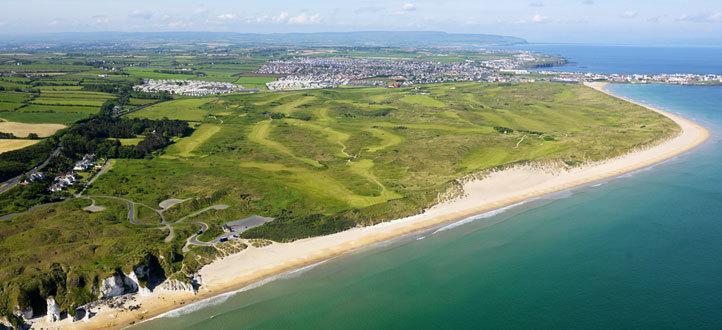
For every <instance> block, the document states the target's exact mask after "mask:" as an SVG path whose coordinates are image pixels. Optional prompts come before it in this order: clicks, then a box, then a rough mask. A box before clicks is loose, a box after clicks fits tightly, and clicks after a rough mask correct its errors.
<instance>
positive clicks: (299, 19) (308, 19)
mask: <svg viewBox="0 0 722 330" xmlns="http://www.w3.org/2000/svg"><path fill="white" fill-rule="evenodd" d="M320 21H321V16H320V15H319V14H313V15H307V14H306V13H301V14H299V15H296V16H293V17H290V18H289V19H288V24H294V25H308V24H317V23H319V22H320Z"/></svg>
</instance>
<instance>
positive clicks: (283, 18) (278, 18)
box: [271, 11, 289, 23]
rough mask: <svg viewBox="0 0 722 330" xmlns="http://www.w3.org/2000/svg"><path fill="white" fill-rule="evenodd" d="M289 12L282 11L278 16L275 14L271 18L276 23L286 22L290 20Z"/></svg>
mask: <svg viewBox="0 0 722 330" xmlns="http://www.w3.org/2000/svg"><path fill="white" fill-rule="evenodd" d="M288 16H289V15H288V12H285V11H284V12H281V13H280V14H278V16H274V17H272V18H271V20H272V21H274V22H276V23H286V22H287V21H288Z"/></svg>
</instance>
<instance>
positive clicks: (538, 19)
mask: <svg viewBox="0 0 722 330" xmlns="http://www.w3.org/2000/svg"><path fill="white" fill-rule="evenodd" d="M531 21H532V22H534V23H546V22H549V17H546V16H542V15H539V14H536V15H534V16H532V17H531Z"/></svg>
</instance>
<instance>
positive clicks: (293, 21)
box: [245, 11, 321, 25]
mask: <svg viewBox="0 0 722 330" xmlns="http://www.w3.org/2000/svg"><path fill="white" fill-rule="evenodd" d="M245 21H246V23H249V24H253V23H256V24H269V23H272V24H289V25H310V24H317V23H320V22H321V15H319V14H308V13H306V12H302V13H300V14H298V15H295V16H291V14H289V13H288V12H287V11H282V12H281V13H279V14H278V15H276V16H268V15H263V16H259V17H248V18H246V19H245Z"/></svg>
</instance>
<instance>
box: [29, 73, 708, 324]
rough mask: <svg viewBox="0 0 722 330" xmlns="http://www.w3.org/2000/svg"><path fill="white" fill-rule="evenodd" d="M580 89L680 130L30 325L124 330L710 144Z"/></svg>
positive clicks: (500, 179)
mask: <svg viewBox="0 0 722 330" xmlns="http://www.w3.org/2000/svg"><path fill="white" fill-rule="evenodd" d="M585 85H586V86H588V87H590V88H593V89H595V90H597V91H600V92H603V93H605V94H608V95H610V96H612V97H616V98H619V99H622V100H625V101H627V102H630V103H634V104H637V105H640V106H643V107H645V108H647V109H650V110H652V111H655V112H657V113H660V114H662V115H664V116H666V117H668V118H669V119H671V120H673V121H674V122H675V123H676V124H677V125H679V127H680V133H679V134H678V135H676V136H674V137H672V138H670V139H667V140H665V141H663V142H661V143H660V144H657V145H654V146H652V147H649V148H646V149H643V150H638V151H632V152H630V153H628V154H625V155H622V156H620V157H617V158H612V159H608V160H605V161H602V162H598V163H593V164H588V165H582V166H580V167H575V168H572V169H555V168H551V167H545V166H538V165H537V166H534V165H533V164H527V165H520V166H515V167H511V168H508V169H504V170H500V171H496V172H491V173H489V175H487V176H485V177H484V178H483V179H481V180H473V181H469V182H466V183H464V185H463V186H464V195H463V196H461V197H459V198H457V199H454V200H451V201H446V202H442V203H440V204H437V205H435V206H433V207H431V208H429V209H427V210H426V212H424V213H422V214H418V215H414V216H410V217H406V218H402V219H397V220H392V221H388V222H383V223H380V224H376V225H373V226H368V227H356V228H352V229H349V230H346V231H343V232H339V233H335V234H331V235H326V236H319V237H311V238H306V239H302V240H298V241H294V242H291V243H273V244H271V245H269V246H266V247H262V248H254V247H252V246H249V247H248V248H247V249H245V250H243V251H241V252H239V253H236V254H232V255H229V256H226V257H224V258H221V259H217V260H215V261H213V262H212V263H210V264H208V265H206V266H204V267H203V268H202V269H201V270H200V271H199V274H200V275H201V277H202V279H203V285H202V286H201V288H200V290H199V291H198V293H197V294H192V293H190V292H185V291H181V292H173V291H161V290H158V291H156V292H153V293H150V294H145V295H140V294H136V295H134V300H135V301H134V302H133V304H136V305H139V306H140V308H139V309H136V310H134V311H128V310H124V311H121V310H117V309H111V308H109V307H107V306H103V307H100V308H99V309H96V310H95V312H97V315H95V316H94V317H93V318H91V319H89V320H88V321H87V322H69V321H68V320H67V319H66V320H63V321H61V322H57V323H46V322H38V323H36V324H34V325H33V326H34V327H35V326H39V327H43V328H60V327H62V328H78V329H82V328H99V327H102V328H121V327H126V326H130V325H132V324H133V323H138V322H143V321H145V320H149V319H153V318H157V317H161V316H163V315H167V314H168V313H173V312H174V311H178V310H180V309H183V308H184V307H186V306H188V305H190V304H193V303H198V302H202V301H207V300H209V299H213V298H216V297H217V298H219V299H222V298H223V297H224V296H225V295H231V294H233V293H234V292H238V291H243V290H245V289H251V288H254V287H256V286H258V285H262V284H264V283H266V282H268V281H270V280H273V279H276V278H278V277H282V276H284V275H285V274H288V273H292V272H295V271H297V270H299V269H302V268H305V267H311V266H313V265H315V264H318V263H321V262H324V261H326V260H329V259H332V258H335V257H337V256H340V255H344V254H347V253H350V252H353V251H357V250H359V249H361V248H366V247H370V246H373V245H374V244H378V243H381V242H385V241H389V240H391V239H395V238H399V237H402V236H405V235H409V234H413V233H417V232H420V231H423V230H429V229H432V228H435V227H438V226H441V225H445V224H446V225H448V224H450V223H453V222H456V221H460V220H464V219H467V218H470V217H474V216H478V215H481V214H483V213H486V212H490V211H494V210H498V209H501V208H505V207H510V206H512V205H515V204H519V203H523V202H525V201H528V200H530V199H533V198H537V197H540V196H545V195H548V194H550V193H554V192H559V191H563V190H568V189H571V188H575V187H579V186H582V185H586V184H590V183H594V182H597V181H600V180H604V179H609V178H613V177H616V176H618V175H621V174H624V173H629V172H633V171H636V170H640V169H643V168H647V167H649V166H652V165H655V164H658V163H661V162H663V161H665V160H668V159H671V158H674V157H675V156H678V155H680V154H682V153H685V152H687V151H689V150H691V149H693V148H695V147H697V146H699V145H701V144H702V143H703V142H705V141H706V140H707V139H708V138H709V132H708V131H707V130H706V129H705V128H704V127H702V126H700V125H698V124H696V123H694V122H692V121H691V120H688V119H686V118H684V117H682V116H679V115H676V114H672V113H669V112H666V111H662V110H659V109H656V108H653V107H651V106H648V105H644V104H641V103H638V102H635V101H632V100H628V99H626V98H623V97H619V96H616V95H613V94H611V93H610V92H608V91H607V90H606V89H605V87H606V85H607V83H585Z"/></svg>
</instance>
